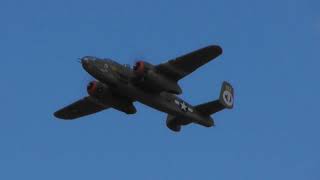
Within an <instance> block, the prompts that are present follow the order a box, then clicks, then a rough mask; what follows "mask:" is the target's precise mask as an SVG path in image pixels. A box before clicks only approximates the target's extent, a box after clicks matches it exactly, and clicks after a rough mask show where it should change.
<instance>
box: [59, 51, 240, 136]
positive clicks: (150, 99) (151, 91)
mask: <svg viewBox="0 0 320 180" xmlns="http://www.w3.org/2000/svg"><path fill="white" fill-rule="evenodd" d="M220 54H222V49H221V48H220V47H219V46H216V45H212V46H208V47H204V48H202V49H199V50H197V51H194V52H192V53H189V54H186V55H184V56H181V57H178V58H176V59H172V60H169V61H168V62H166V63H163V64H159V65H152V64H149V63H147V62H144V61H138V62H136V63H135V65H134V67H133V69H131V68H130V67H129V66H124V65H121V64H119V63H117V62H115V61H113V60H111V59H100V58H97V57H92V56H85V57H83V58H81V64H82V66H83V68H84V69H85V70H86V71H87V72H88V73H89V74H90V75H91V76H93V77H94V78H95V79H97V80H96V81H92V82H90V83H89V84H88V86H87V92H88V94H89V96H87V97H85V98H83V99H81V100H79V101H76V102H74V103H73V104H71V105H69V106H66V107H64V108H62V109H61V110H59V111H57V112H55V113H54V115H55V116H56V117H57V118H61V119H67V120H70V119H76V118H79V117H82V116H86V115H89V114H93V113H96V112H99V111H102V110H105V109H108V108H114V109H117V110H119V111H122V112H124V113H126V114H134V113H136V111H137V110H136V108H135V107H134V105H133V102H135V101H139V102H141V103H143V104H145V105H148V106H150V107H152V108H154V109H157V110H159V111H162V112H165V113H167V114H168V117H167V122H166V123H167V127H168V128H169V129H171V130H172V131H176V132H179V131H180V130H181V126H185V125H188V124H190V123H196V124H200V125H202V126H205V127H211V126H214V121H213V119H212V118H211V117H210V115H212V114H214V113H216V112H218V111H221V110H223V109H225V108H227V109H231V108H233V102H234V99H233V88H232V86H231V85H230V84H229V83H227V82H223V84H222V87H221V92H220V96H219V99H217V100H215V101H211V102H207V103H204V104H200V105H196V106H192V105H190V104H188V103H187V102H186V101H184V100H182V99H181V98H179V97H178V96H177V95H179V94H181V93H182V90H181V88H180V86H179V84H178V81H179V80H180V79H182V78H184V77H185V76H187V75H189V74H190V73H192V72H193V71H195V70H196V69H198V68H199V67H200V66H202V65H204V64H206V63H208V62H209V61H210V60H212V59H214V58H216V57H218V56H219V55H220Z"/></svg>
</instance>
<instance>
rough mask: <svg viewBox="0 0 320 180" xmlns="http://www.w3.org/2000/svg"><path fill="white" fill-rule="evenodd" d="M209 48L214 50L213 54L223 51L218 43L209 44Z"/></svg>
mask: <svg viewBox="0 0 320 180" xmlns="http://www.w3.org/2000/svg"><path fill="white" fill-rule="evenodd" d="M209 48H210V49H212V51H214V52H215V54H218V55H220V54H222V53H223V49H222V48H221V46H219V45H211V46H209Z"/></svg>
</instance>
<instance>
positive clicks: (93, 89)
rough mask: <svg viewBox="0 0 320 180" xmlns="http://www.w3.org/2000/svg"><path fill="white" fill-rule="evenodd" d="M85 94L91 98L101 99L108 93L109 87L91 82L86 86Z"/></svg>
mask: <svg viewBox="0 0 320 180" xmlns="http://www.w3.org/2000/svg"><path fill="white" fill-rule="evenodd" d="M87 92H88V94H89V95H90V96H93V97H97V98H100V97H103V96H105V95H106V94H107V93H110V91H109V87H108V86H107V85H105V84H103V83H101V82H98V81H91V82H90V83H89V84H88V86H87Z"/></svg>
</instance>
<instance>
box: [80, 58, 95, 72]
mask: <svg viewBox="0 0 320 180" xmlns="http://www.w3.org/2000/svg"><path fill="white" fill-rule="evenodd" d="M91 62H92V60H91V59H90V58H89V57H83V58H81V64H82V67H83V68H84V69H86V70H87V69H89V68H90V66H91Z"/></svg>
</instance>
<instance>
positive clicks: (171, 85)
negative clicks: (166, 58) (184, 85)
mask: <svg viewBox="0 0 320 180" xmlns="http://www.w3.org/2000/svg"><path fill="white" fill-rule="evenodd" d="M133 71H134V73H135V78H134V82H136V83H137V84H138V85H140V86H142V87H144V88H147V89H149V90H153V91H167V92H170V93H174V94H181V93H182V90H181V88H180V86H179V85H178V83H177V82H175V81H172V80H170V79H169V78H167V77H165V76H163V75H161V74H159V73H158V72H156V69H155V67H154V66H153V65H152V64H150V63H147V62H145V61H138V62H136V63H135V65H134V66H133Z"/></svg>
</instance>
